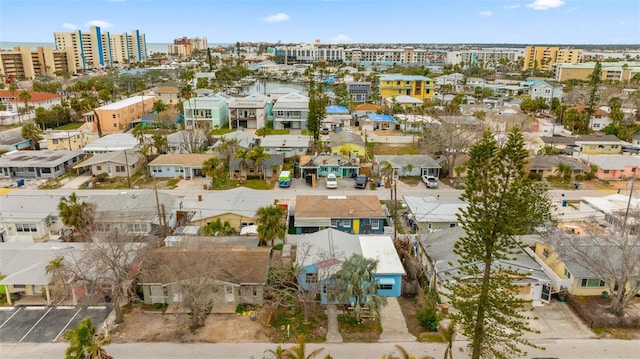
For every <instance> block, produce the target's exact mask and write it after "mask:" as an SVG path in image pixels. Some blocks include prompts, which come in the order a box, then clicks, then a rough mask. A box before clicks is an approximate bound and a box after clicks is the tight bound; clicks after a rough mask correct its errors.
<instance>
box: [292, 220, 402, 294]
mask: <svg viewBox="0 0 640 359" xmlns="http://www.w3.org/2000/svg"><path fill="white" fill-rule="evenodd" d="M291 237H295V238H294V239H292V241H295V242H296V243H297V245H296V262H297V264H298V266H299V267H300V268H301V269H302V270H301V273H300V274H299V275H298V283H299V285H300V289H301V290H305V291H308V290H316V291H317V292H318V293H319V294H320V303H322V304H327V303H337V300H336V298H335V297H333V295H334V293H335V290H334V288H333V287H332V285H333V283H334V275H335V274H336V273H337V272H338V271H339V270H340V268H341V267H342V263H344V262H345V261H346V260H348V259H349V258H350V257H351V256H352V255H354V254H357V255H361V256H363V257H364V258H367V259H373V260H376V261H377V262H378V264H377V267H376V271H375V273H374V275H373V277H374V279H375V280H376V281H377V282H378V291H377V294H378V295H382V296H386V297H399V296H400V295H402V277H403V276H404V275H406V272H405V271H404V267H403V266H402V262H401V261H400V257H399V256H398V252H397V251H396V249H395V246H394V245H393V240H392V239H391V237H390V236H371V235H362V234H360V235H358V234H348V233H344V232H342V231H339V230H337V229H334V228H327V229H324V230H321V231H318V232H315V233H309V234H305V235H301V236H291ZM341 304H349V303H341Z"/></svg>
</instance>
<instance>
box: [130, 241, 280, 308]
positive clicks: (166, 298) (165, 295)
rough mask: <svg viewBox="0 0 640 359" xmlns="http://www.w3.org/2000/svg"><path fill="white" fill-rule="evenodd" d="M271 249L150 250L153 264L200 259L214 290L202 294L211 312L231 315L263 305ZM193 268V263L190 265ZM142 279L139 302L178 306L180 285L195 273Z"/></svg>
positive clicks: (154, 273) (155, 274)
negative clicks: (240, 307) (242, 308)
mask: <svg viewBox="0 0 640 359" xmlns="http://www.w3.org/2000/svg"><path fill="white" fill-rule="evenodd" d="M270 254H271V248H266V247H255V248H251V247H220V246H196V247H183V246H179V247H164V248H158V249H156V250H155V251H154V265H155V266H162V265H163V263H165V262H170V261H174V262H176V261H177V263H189V262H190V261H191V260H192V258H200V260H201V261H204V262H205V263H206V264H207V265H208V266H209V267H210V268H209V269H208V270H207V273H211V274H209V276H210V278H209V280H211V284H212V285H213V287H214V289H213V290H211V291H202V293H208V294H201V295H211V296H213V297H212V298H198V299H199V300H203V301H204V300H211V301H212V302H213V303H214V305H213V310H216V311H220V310H221V311H225V310H226V311H230V312H235V309H236V307H237V306H238V305H239V304H252V305H261V304H262V303H263V302H264V294H265V286H266V283H267V274H268V272H269V258H270ZM194 265H197V264H194ZM146 273H147V274H146V275H144V276H143V278H142V284H141V285H142V293H143V298H144V299H143V300H144V302H145V303H147V304H155V303H163V304H178V305H179V304H182V303H183V297H184V295H183V293H182V290H183V288H184V287H183V284H182V283H184V282H187V281H189V280H191V279H192V278H190V277H189V276H190V275H197V274H198V272H197V271H191V272H190V271H188V270H185V271H181V272H177V273H171V274H168V276H169V277H170V278H167V276H165V274H164V273H162V271H158V270H153V269H151V270H149V271H147V272H146Z"/></svg>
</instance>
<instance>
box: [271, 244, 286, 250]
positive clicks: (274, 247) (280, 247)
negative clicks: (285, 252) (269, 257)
mask: <svg viewBox="0 0 640 359" xmlns="http://www.w3.org/2000/svg"><path fill="white" fill-rule="evenodd" d="M282 247H284V244H282V243H278V244H276V245H275V246H273V249H275V250H276V251H281V250H282Z"/></svg>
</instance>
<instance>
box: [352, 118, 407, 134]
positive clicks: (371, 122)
mask: <svg viewBox="0 0 640 359" xmlns="http://www.w3.org/2000/svg"><path fill="white" fill-rule="evenodd" d="M359 122H360V130H362V131H369V132H371V131H379V130H391V131H393V130H397V129H398V126H399V125H398V121H397V120H396V119H395V118H394V117H393V116H391V115H383V114H377V113H370V114H368V115H366V116H365V117H360V118H359Z"/></svg>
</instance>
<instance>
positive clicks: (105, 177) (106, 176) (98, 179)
mask: <svg viewBox="0 0 640 359" xmlns="http://www.w3.org/2000/svg"><path fill="white" fill-rule="evenodd" d="M108 180H109V174H107V173H101V174H99V175H97V176H96V182H106V181H108Z"/></svg>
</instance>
